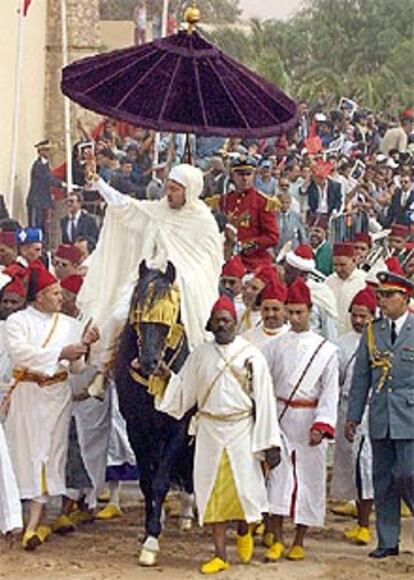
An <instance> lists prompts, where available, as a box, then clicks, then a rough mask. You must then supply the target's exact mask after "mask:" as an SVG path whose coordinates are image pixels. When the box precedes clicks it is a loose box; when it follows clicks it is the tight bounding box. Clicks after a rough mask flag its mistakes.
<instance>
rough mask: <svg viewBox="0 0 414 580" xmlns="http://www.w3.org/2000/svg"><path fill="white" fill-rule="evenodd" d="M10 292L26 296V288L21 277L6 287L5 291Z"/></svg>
mask: <svg viewBox="0 0 414 580" xmlns="http://www.w3.org/2000/svg"><path fill="white" fill-rule="evenodd" d="M4 292H9V293H10V294H17V295H18V296H21V297H22V298H26V294H27V292H26V288H25V287H24V286H23V284H22V281H21V280H20V278H14V279H13V280H12V281H11V282H10V283H9V284H7V286H5V287H4V289H3V293H4Z"/></svg>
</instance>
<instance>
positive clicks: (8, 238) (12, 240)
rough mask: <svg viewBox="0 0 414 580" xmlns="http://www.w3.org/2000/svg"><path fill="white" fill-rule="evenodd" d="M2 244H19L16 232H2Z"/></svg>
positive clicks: (0, 242)
mask: <svg viewBox="0 0 414 580" xmlns="http://www.w3.org/2000/svg"><path fill="white" fill-rule="evenodd" d="M0 244H3V246H9V248H14V247H15V246H17V242H16V234H15V233H14V232H0Z"/></svg>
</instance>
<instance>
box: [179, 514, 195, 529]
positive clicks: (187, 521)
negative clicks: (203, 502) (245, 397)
mask: <svg viewBox="0 0 414 580" xmlns="http://www.w3.org/2000/svg"><path fill="white" fill-rule="evenodd" d="M192 527H193V518H183V517H181V518H180V530H181V531H182V532H188V531H189V530H191V529H192Z"/></svg>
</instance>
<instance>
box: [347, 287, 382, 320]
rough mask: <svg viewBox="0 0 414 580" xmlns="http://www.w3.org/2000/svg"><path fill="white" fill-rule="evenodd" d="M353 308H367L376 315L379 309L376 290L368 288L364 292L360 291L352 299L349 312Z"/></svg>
mask: <svg viewBox="0 0 414 580" xmlns="http://www.w3.org/2000/svg"><path fill="white" fill-rule="evenodd" d="M353 306H365V307H366V308H368V310H369V311H370V312H371V314H375V311H376V309H377V297H376V295H375V292H374V290H373V289H372V288H371V287H369V286H367V287H366V288H364V289H363V290H360V291H359V292H358V293H357V294H355V296H354V297H353V299H352V302H351V305H350V307H349V311H351V309H352V307H353Z"/></svg>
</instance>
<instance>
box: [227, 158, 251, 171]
mask: <svg viewBox="0 0 414 580" xmlns="http://www.w3.org/2000/svg"><path fill="white" fill-rule="evenodd" d="M256 167H257V160H256V158H255V157H253V156H252V155H240V157H237V158H235V159H234V160H233V161H232V164H231V169H232V171H235V172H236V173H253V171H254V170H255V169H256Z"/></svg>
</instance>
